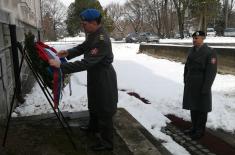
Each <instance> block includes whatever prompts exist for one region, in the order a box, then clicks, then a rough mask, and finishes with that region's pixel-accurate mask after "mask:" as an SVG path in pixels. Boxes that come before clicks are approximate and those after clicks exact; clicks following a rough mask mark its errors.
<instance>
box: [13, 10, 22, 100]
mask: <svg viewBox="0 0 235 155" xmlns="http://www.w3.org/2000/svg"><path fill="white" fill-rule="evenodd" d="M9 30H10V38H11V53H12V60H13V68H14V77H15V78H14V79H15V85H17V83H18V89H17V90H16V98H17V100H18V101H19V102H20V103H23V102H24V98H23V97H22V92H21V79H20V68H19V55H18V49H17V35H16V18H15V16H14V14H13V13H10V24H9Z"/></svg>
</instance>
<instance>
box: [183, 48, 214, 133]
mask: <svg viewBox="0 0 235 155" xmlns="http://www.w3.org/2000/svg"><path fill="white" fill-rule="evenodd" d="M216 72H217V57H216V52H215V51H214V49H212V48H210V47H208V46H207V45H206V44H203V45H202V46H201V47H200V48H197V47H196V46H194V47H193V48H191V49H190V51H189V55H188V58H187V61H186V64H185V68H184V84H185V86H184V96H183V108H184V109H187V110H191V120H192V124H193V130H194V132H196V131H198V132H201V133H203V132H204V130H205V125H206V121H207V113H208V112H210V111H211V110H212V95H211V86H212V84H213V81H214V79H215V76H216Z"/></svg>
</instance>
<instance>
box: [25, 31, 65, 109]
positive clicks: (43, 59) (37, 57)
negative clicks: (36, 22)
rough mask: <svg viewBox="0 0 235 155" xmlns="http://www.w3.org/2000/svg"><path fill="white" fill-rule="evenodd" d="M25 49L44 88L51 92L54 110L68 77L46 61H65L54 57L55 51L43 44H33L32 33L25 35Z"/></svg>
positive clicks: (33, 37)
mask: <svg viewBox="0 0 235 155" xmlns="http://www.w3.org/2000/svg"><path fill="white" fill-rule="evenodd" d="M25 49H26V51H27V53H28V56H29V58H30V60H31V64H32V67H33V69H34V71H36V72H37V73H39V75H40V77H41V78H42V80H43V82H44V83H45V84H46V86H47V87H49V88H50V89H51V90H52V92H53V96H54V108H57V107H58V104H59V100H60V98H61V96H62V95H61V92H62V91H61V90H62V89H63V88H64V87H65V86H66V85H67V84H68V83H69V76H68V75H67V76H64V75H63V74H62V72H61V69H60V68H54V67H51V66H50V65H49V63H48V60H49V59H57V60H58V61H60V62H61V63H64V62H66V59H65V58H58V57H57V56H56V53H57V51H56V50H55V49H54V48H52V47H50V46H48V45H46V44H44V43H43V42H35V36H34V35H33V34H32V33H28V34H25Z"/></svg>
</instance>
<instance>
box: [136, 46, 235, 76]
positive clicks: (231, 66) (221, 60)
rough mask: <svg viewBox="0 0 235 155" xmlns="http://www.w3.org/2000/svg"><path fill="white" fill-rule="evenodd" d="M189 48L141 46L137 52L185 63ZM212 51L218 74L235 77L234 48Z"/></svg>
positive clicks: (216, 48)
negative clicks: (215, 54)
mask: <svg viewBox="0 0 235 155" xmlns="http://www.w3.org/2000/svg"><path fill="white" fill-rule="evenodd" d="M190 47H191V46H189V45H186V46H185V45H148V44H141V45H140V47H139V52H140V53H146V54H148V55H151V56H154V57H158V58H166V59H171V60H174V61H179V62H182V63H185V61H186V58H187V55H188V51H189V49H190ZM214 49H215V50H216V52H217V56H218V72H219V73H222V74H233V75H235V48H225V47H224V48H219V47H214Z"/></svg>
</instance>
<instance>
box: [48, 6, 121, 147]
mask: <svg viewBox="0 0 235 155" xmlns="http://www.w3.org/2000/svg"><path fill="white" fill-rule="evenodd" d="M80 17H81V19H82V23H81V24H82V26H83V28H84V30H85V32H86V34H87V35H86V40H85V41H84V42H83V43H82V44H80V45H78V46H76V47H74V48H71V49H68V50H62V51H60V52H59V53H58V56H59V57H66V58H67V59H72V58H74V57H76V56H80V55H82V54H83V55H84V58H83V59H82V60H81V61H75V62H68V63H63V64H60V63H59V62H57V61H55V60H53V59H51V60H50V61H49V63H50V65H51V66H54V67H60V68H61V69H62V72H63V73H65V74H69V73H74V72H81V71H85V70H87V94H88V109H89V114H90V118H89V124H88V125H87V126H82V127H81V130H83V131H88V132H96V133H99V135H100V136H99V137H100V138H99V141H98V143H97V144H96V145H94V146H93V147H92V149H93V150H95V151H100V150H112V149H113V115H114V114H115V112H116V110H117V102H118V90H117V78H116V72H115V70H114V68H113V66H112V62H113V58H114V56H113V52H112V47H111V41H110V38H109V35H108V34H107V33H106V31H105V30H104V28H103V27H102V26H101V18H102V17H101V14H100V12H99V11H97V10H96V9H87V10H85V11H83V12H82V13H81V14H80Z"/></svg>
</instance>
